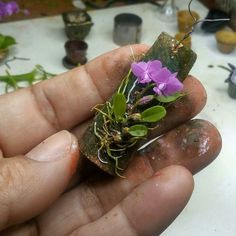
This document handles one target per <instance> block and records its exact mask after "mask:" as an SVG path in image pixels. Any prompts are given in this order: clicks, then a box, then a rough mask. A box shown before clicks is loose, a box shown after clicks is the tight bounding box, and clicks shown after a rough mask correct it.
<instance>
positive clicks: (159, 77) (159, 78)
mask: <svg viewBox="0 0 236 236" xmlns="http://www.w3.org/2000/svg"><path fill="white" fill-rule="evenodd" d="M170 76H171V72H170V71H169V70H168V69H167V68H166V67H164V68H162V69H161V70H159V71H158V73H156V74H154V75H153V77H152V80H153V81H154V82H155V83H167V82H168V80H169V77H170Z"/></svg>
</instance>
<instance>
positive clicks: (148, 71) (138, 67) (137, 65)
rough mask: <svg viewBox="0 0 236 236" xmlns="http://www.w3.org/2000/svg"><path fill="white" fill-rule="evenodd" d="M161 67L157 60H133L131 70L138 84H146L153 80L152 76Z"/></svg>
mask: <svg viewBox="0 0 236 236" xmlns="http://www.w3.org/2000/svg"><path fill="white" fill-rule="evenodd" d="M161 68H162V64H161V62H160V61H158V60H154V61H148V62H144V61H141V62H133V63H132V64H131V70H132V72H133V74H134V75H135V76H137V78H138V82H139V83H140V84H146V83H150V82H151V81H153V76H154V75H155V74H156V73H157V72H158V71H159V70H161Z"/></svg>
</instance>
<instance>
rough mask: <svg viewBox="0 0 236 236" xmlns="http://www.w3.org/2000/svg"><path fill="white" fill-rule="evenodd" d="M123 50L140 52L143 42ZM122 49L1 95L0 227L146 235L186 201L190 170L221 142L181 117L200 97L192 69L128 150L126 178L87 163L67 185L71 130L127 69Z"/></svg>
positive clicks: (17, 231) (78, 131)
mask: <svg viewBox="0 0 236 236" xmlns="http://www.w3.org/2000/svg"><path fill="white" fill-rule="evenodd" d="M132 49H133V52H134V53H135V54H141V53H145V52H146V50H147V47H146V46H144V45H134V46H132ZM131 55H132V53H131V50H130V47H123V48H120V49H117V50H114V51H112V52H109V53H107V54H104V55H103V56H100V57H99V58H97V59H95V60H93V61H91V62H89V63H88V64H87V65H85V66H82V67H79V68H76V69H74V70H72V71H69V72H67V73H64V74H62V75H59V76H56V77H55V78H54V79H50V80H47V81H44V82H41V83H39V84H36V85H35V86H33V87H30V88H27V89H22V90H18V91H17V92H14V93H10V94H7V95H3V96H1V97H0V114H1V115H0V145H1V151H2V155H1V157H0V235H4V236H8V235H17V236H21V235H24V236H25V235H39V234H40V235H42V236H46V235H57V236H60V235H80V236H81V235H88V236H90V235H97V236H99V235H101V236H106V235H128V236H131V235H154V234H160V233H161V232H162V231H163V230H164V229H165V228H166V227H167V226H168V225H169V224H170V223H171V222H172V221H173V220H174V219H175V218H176V216H177V215H178V214H179V213H180V212H181V210H182V209H183V208H184V207H185V205H186V203H187V202H188V200H189V198H190V195H191V193H192V190H193V178H192V174H191V172H192V173H196V172H197V171H199V170H201V169H202V168H204V167H205V166H206V165H207V164H209V163H210V162H211V161H212V160H213V159H214V158H215V157H216V156H217V155H218V153H219V151H220V148H221V139H220V135H219V133H218V131H217V130H216V129H215V128H214V127H213V126H212V125H211V124H210V123H208V122H207V121H203V120H195V121H190V119H191V118H192V117H194V116H195V115H196V114H197V113H198V112H200V111H201V109H202V108H203V106H204V105H205V101H206V95H205V90H204V89H203V87H202V85H201V84H200V82H199V81H197V80H196V79H195V78H193V77H191V76H190V77H188V78H187V79H186V80H185V82H184V86H185V90H186V91H188V95H187V96H186V97H185V98H183V99H182V100H180V101H178V102H177V103H175V104H174V105H173V106H172V107H171V108H170V110H169V112H168V116H167V117H166V119H165V121H164V122H163V123H162V124H161V125H162V127H163V133H166V132H167V131H168V132H167V134H166V135H164V136H162V137H161V138H159V139H158V140H157V141H156V142H155V143H153V144H152V145H151V146H149V147H148V148H147V151H146V152H141V153H137V154H135V155H136V156H138V157H136V158H134V160H133V162H132V163H131V164H130V166H129V167H128V169H127V171H126V172H125V173H124V175H125V176H126V177H127V178H126V179H122V178H111V177H109V176H107V175H105V174H104V173H101V171H95V172H93V174H91V176H90V177H89V178H88V179H87V180H84V181H82V182H81V181H80V184H79V185H78V184H77V185H76V186H75V184H74V183H75V182H78V181H79V176H78V175H79V174H80V173H79V172H78V171H77V172H76V174H75V171H76V168H79V167H80V162H79V165H78V164H77V163H78V161H80V160H81V158H80V157H79V148H78V144H77V138H80V137H81V135H82V134H83V132H84V130H85V129H86V127H87V125H88V123H89V120H90V119H91V118H92V117H91V108H92V107H94V106H95V105H96V104H98V103H103V102H104V101H106V100H107V99H108V98H109V97H110V96H111V94H112V93H113V92H114V91H115V88H116V87H117V85H118V84H119V82H120V80H121V78H122V77H124V75H125V74H126V73H127V71H128V68H129V67H130V64H131V61H132V59H131V58H132V57H131ZM180 124H182V125H180ZM179 125H180V126H179ZM177 126H178V127H177ZM176 127H177V128H176ZM61 130H68V131H69V132H71V133H73V134H74V135H75V136H76V137H77V138H75V136H74V135H72V134H71V133H69V132H68V131H61ZM43 140H44V141H43ZM176 164H177V165H176ZM77 165H78V166H77ZM69 186H70V187H69ZM71 186H73V187H71ZM1 230H2V231H1Z"/></svg>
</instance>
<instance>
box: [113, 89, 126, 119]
mask: <svg viewBox="0 0 236 236" xmlns="http://www.w3.org/2000/svg"><path fill="white" fill-rule="evenodd" d="M125 111H126V98H125V95H124V94H122V93H116V94H115V95H114V97H113V112H114V114H115V117H116V119H117V120H119V119H121V118H122V117H123V116H124V115H125Z"/></svg>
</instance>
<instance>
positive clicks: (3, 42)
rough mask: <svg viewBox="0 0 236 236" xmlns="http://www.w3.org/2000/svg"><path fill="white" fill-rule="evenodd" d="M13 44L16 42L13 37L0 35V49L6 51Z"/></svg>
mask: <svg viewBox="0 0 236 236" xmlns="http://www.w3.org/2000/svg"><path fill="white" fill-rule="evenodd" d="M14 44H16V40H15V39H14V38H13V37H11V36H7V35H0V49H6V48H8V47H10V46H12V45H14Z"/></svg>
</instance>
